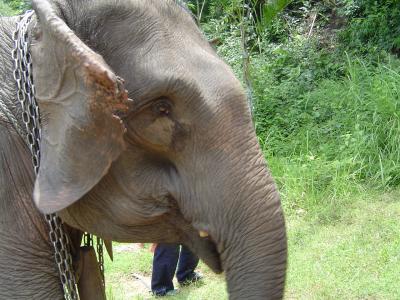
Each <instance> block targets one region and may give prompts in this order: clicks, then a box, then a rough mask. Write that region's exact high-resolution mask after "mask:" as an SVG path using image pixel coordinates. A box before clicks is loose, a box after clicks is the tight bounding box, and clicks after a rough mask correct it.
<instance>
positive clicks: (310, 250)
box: [106, 191, 400, 300]
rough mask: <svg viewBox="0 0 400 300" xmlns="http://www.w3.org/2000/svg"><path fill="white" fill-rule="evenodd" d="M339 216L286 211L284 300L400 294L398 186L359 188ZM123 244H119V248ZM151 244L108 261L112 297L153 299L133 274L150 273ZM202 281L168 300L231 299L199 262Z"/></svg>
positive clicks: (394, 296) (218, 279) (119, 299)
mask: <svg viewBox="0 0 400 300" xmlns="http://www.w3.org/2000/svg"><path fill="white" fill-rule="evenodd" d="M355 197H356V199H352V201H349V202H351V204H350V205H349V206H348V207H345V208H344V207H341V217H340V218H338V219H337V220H336V221H335V222H333V223H329V224H321V223H319V222H318V221H310V220H309V219H308V218H307V217H306V216H304V215H302V213H301V212H299V213H298V214H289V215H288V216H287V228H288V236H289V239H288V240H289V268H288V275H287V276H288V277H287V288H286V299H382V300H390V299H393V300H394V299H400V289H399V283H398V280H399V278H400V235H399V233H400V222H399V220H400V201H399V198H400V191H397V192H396V191H393V192H387V193H384V194H379V193H373V192H372V193H371V192H369V193H367V192H365V193H360V194H358V195H357V196H355ZM118 247H119V245H117V249H118ZM151 260H152V254H151V253H150V252H149V250H148V249H147V248H145V249H142V250H137V249H136V250H134V251H122V252H120V253H116V255H115V261H114V262H113V263H111V262H110V261H109V260H108V261H107V263H106V277H107V284H108V297H109V299H115V300H131V299H153V298H154V297H151V296H150V294H149V292H148V291H147V290H146V288H145V287H144V285H143V284H142V283H140V282H138V281H137V280H135V278H134V277H133V274H140V275H142V276H143V277H147V278H149V277H150V274H151ZM199 269H200V271H201V272H202V273H204V274H205V281H204V283H203V284H199V285H195V286H193V287H188V288H183V289H182V290H181V291H180V293H179V294H178V295H176V296H171V297H168V298H169V299H182V300H183V299H193V300H195V299H196V300H219V299H227V295H226V292H225V283H224V278H223V276H222V275H220V276H217V275H215V274H213V273H211V272H210V270H209V269H208V268H207V267H206V266H204V265H203V264H200V267H199Z"/></svg>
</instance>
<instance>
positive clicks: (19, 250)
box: [0, 126, 63, 299]
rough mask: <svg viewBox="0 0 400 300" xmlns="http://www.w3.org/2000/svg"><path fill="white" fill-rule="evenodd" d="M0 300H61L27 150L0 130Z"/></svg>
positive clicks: (13, 134) (5, 130)
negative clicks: (36, 202) (34, 195)
mask: <svg viewBox="0 0 400 300" xmlns="http://www.w3.org/2000/svg"><path fill="white" fill-rule="evenodd" d="M0 170H1V172H0V241H1V242H0V269H1V272H0V283H1V284H0V299H63V294H62V291H61V285H60V281H59V275H58V270H57V266H56V264H55V261H54V254H53V249H52V245H51V243H50V241H49V235H48V229H47V223H46V221H45V219H44V216H43V215H42V214H40V212H39V211H38V210H37V209H36V207H35V205H34V203H33V199H32V190H33V182H34V172H33V168H32V162H31V156H30V153H29V149H28V148H27V147H26V145H25V143H24V141H23V140H22V139H21V138H20V137H19V136H18V134H17V133H16V132H15V131H13V130H11V129H10V128H8V127H7V126H0Z"/></svg>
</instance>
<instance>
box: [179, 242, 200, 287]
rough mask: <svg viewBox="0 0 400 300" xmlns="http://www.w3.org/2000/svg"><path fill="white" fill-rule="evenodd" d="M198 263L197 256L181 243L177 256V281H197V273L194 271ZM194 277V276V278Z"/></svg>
mask: <svg viewBox="0 0 400 300" xmlns="http://www.w3.org/2000/svg"><path fill="white" fill-rule="evenodd" d="M198 264H199V258H198V257H197V256H196V255H195V254H193V252H191V251H190V250H189V249H188V248H186V247H185V246H183V245H182V249H181V254H180V256H179V264H178V270H177V272H176V278H177V279H178V281H179V283H183V284H184V283H185V282H191V281H197V280H198V279H200V278H197V277H196V276H198V274H197V273H196V272H195V271H194V270H195V269H196V267H197V265H198ZM195 277H196V278H195Z"/></svg>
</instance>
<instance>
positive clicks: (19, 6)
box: [3, 0, 31, 14]
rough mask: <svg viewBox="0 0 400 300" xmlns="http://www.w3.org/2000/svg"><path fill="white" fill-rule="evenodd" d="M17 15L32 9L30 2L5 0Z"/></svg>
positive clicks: (25, 0)
mask: <svg viewBox="0 0 400 300" xmlns="http://www.w3.org/2000/svg"><path fill="white" fill-rule="evenodd" d="M3 1H4V3H6V4H7V5H8V6H9V7H11V9H12V10H13V11H14V12H15V13H16V14H18V13H22V12H23V11H24V10H27V9H29V8H30V6H31V5H30V1H27V0H3Z"/></svg>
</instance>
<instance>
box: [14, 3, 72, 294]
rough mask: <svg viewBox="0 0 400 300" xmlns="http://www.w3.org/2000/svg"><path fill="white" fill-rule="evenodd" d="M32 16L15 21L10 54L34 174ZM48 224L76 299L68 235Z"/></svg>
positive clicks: (65, 282) (55, 221) (53, 218)
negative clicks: (12, 45) (30, 49)
mask: <svg viewBox="0 0 400 300" xmlns="http://www.w3.org/2000/svg"><path fill="white" fill-rule="evenodd" d="M33 16H34V12H33V11H32V10H30V11H27V12H26V13H25V14H24V15H22V16H21V17H20V21H19V22H17V27H16V30H15V31H14V33H13V40H14V47H13V50H12V58H13V60H14V72H13V76H14V79H15V81H16V83H17V98H18V101H19V102H20V104H21V107H22V120H23V122H24V124H25V127H26V131H27V132H28V133H27V135H26V137H25V138H26V141H27V143H28V145H29V149H30V151H31V153H32V163H33V167H34V171H35V174H36V175H37V174H38V171H39V164H40V139H41V130H40V115H39V107H38V105H37V103H36V99H35V96H34V95H35V88H34V85H33V78H32V59H31V55H30V52H29V45H30V40H29V34H28V27H29V24H30V22H31V20H32V18H33ZM46 220H47V222H48V224H49V227H50V230H49V232H50V241H51V243H52V244H53V246H54V252H55V261H56V263H57V266H58V270H59V275H60V280H61V284H62V287H63V291H64V298H65V299H66V300H79V294H78V289H77V286H76V281H75V275H74V272H73V268H72V258H71V253H70V246H69V239H68V236H67V235H66V233H65V230H64V228H63V224H62V221H61V219H60V218H59V217H58V216H57V215H56V214H50V215H46Z"/></svg>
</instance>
